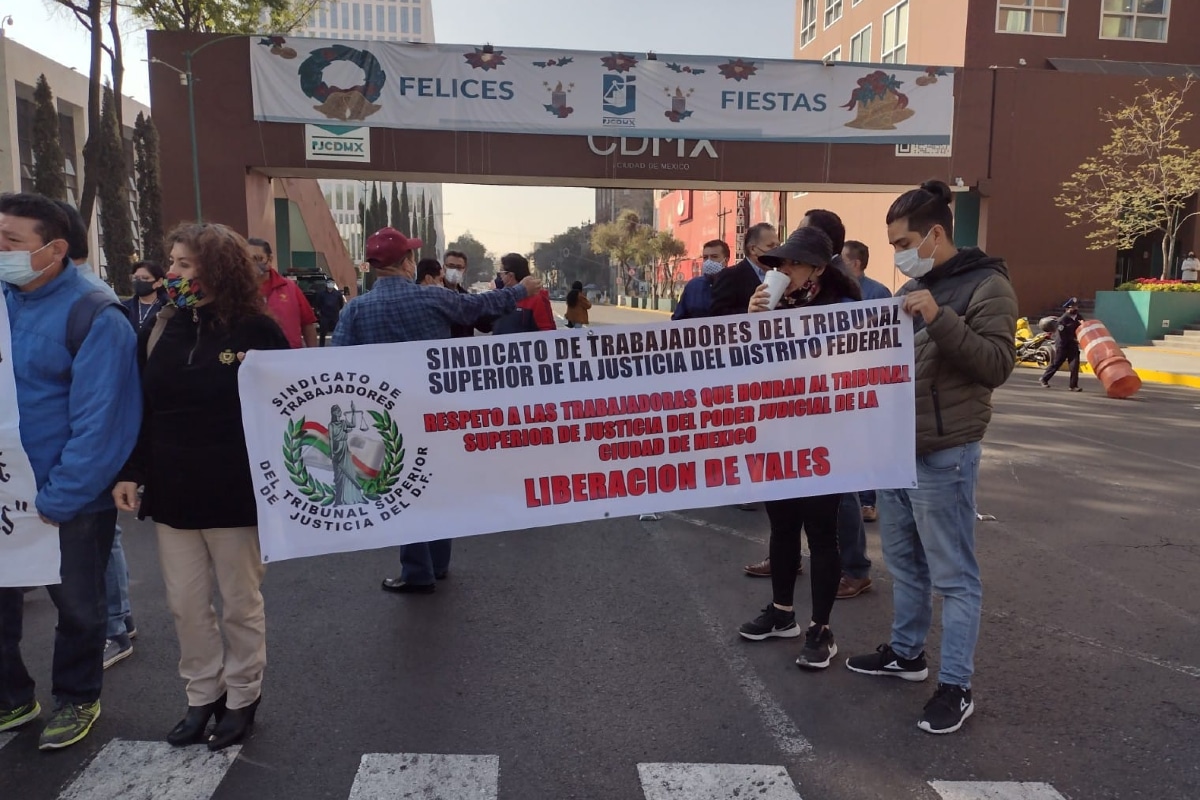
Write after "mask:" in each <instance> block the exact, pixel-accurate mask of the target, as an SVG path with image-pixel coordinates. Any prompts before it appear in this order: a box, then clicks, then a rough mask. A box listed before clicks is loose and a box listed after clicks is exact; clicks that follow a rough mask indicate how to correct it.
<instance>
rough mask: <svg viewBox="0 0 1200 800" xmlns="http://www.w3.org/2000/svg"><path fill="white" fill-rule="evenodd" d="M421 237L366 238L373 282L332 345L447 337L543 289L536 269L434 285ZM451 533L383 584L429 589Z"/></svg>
mask: <svg viewBox="0 0 1200 800" xmlns="http://www.w3.org/2000/svg"><path fill="white" fill-rule="evenodd" d="M421 244H422V242H421V240H420V239H409V238H408V237H407V236H405V235H404V234H403V233H401V232H400V231H398V230H396V229H395V228H383V229H381V230H379V231H377V232H375V233H374V234H372V235H371V236H370V238H368V239H367V263H368V264H370V266H371V269H373V270H374V271H375V275H376V280H375V286H374V288H372V289H371V291H369V292H367V293H366V294H364V295H360V296H359V297H356V298H354V299H353V300H351V301H350V303H349V304H348V305H347V306H346V308H345V309H344V310H343V311H342V316H341V319H340V320H339V321H338V326H337V328H336V329H335V330H334V332H333V345H334V347H345V346H348V345H357V344H387V343H392V342H417V341H424V340H428V339H449V338H450V327H451V325H468V326H470V325H474V324H475V323H476V322H477V321H478V320H479V319H480V318H481V317H499V316H501V315H503V314H507V313H509V312H511V311H512V310H513V309H515V308H516V307H517V302H518V301H520V300H524V299H525V298H526V297H532V296H533V295H535V294H537V293H538V292H539V291H541V289H542V282H541V281H540V280H539V279H537V278H535V277H533V276H532V275H530V276H527V277H525V278H524V279H522V280H521V282H520V283H518V284H516V285H514V286H509V287H507V288H505V289H500V290H498V291H494V292H485V293H483V294H461V293H459V292H444V291H433V290H431V289H428V288H422V287H420V286H418V285H417V284H416V283H415V280H414V279H415V278H416V275H417V261H416V257H415V252H416V250H417V249H418V248H420V247H421ZM450 542H451V540H450V539H442V540H440V541H436V542H418V543H415V544H409V545H404V546H403V547H401V548H400V564H401V572H400V577H399V578H384V580H383V589H384V590H385V591H388V592H399V593H402V594H414V593H415V594H429V593H431V592H433V591H434V589H435V588H436V581H437V579H438V578H443V577H445V576H446V571H447V570H448V569H449V567H450Z"/></svg>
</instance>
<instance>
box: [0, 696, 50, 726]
mask: <svg viewBox="0 0 1200 800" xmlns="http://www.w3.org/2000/svg"><path fill="white" fill-rule="evenodd" d="M41 713H42V707H41V706H40V705H38V701H37V700H34V701H33V702H32V703H26V704H25V705H23V706H17V707H16V708H12V709H9V710H7V711H4V710H0V733H3V732H4V731H11V730H12V729H13V728H19V727H21V726H22V725H24V724H25V723H26V722H32V721H33V720H35V719H37V717H38V714H41Z"/></svg>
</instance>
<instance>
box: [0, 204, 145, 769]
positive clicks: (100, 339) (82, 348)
mask: <svg viewBox="0 0 1200 800" xmlns="http://www.w3.org/2000/svg"><path fill="white" fill-rule="evenodd" d="M69 235H70V229H69V220H68V219H67V217H66V215H65V214H64V213H63V211H62V209H60V208H59V207H58V206H57V205H55V203H54V201H53V200H50V199H48V198H45V197H42V196H40V195H34V194H5V195H0V286H2V287H3V292H4V301H5V303H6V305H7V308H8V315H9V320H10V325H11V328H12V353H11V354H5V355H6V356H8V355H11V358H12V365H13V372H14V373H15V377H16V384H17V408H18V411H19V412H20V416H21V426H20V430H21V443H22V445H23V446H24V448H25V452H26V453H27V454H28V456H29V461H30V464H31V466H32V467H33V472H34V477H35V479H36V481H37V488H38V493H37V497H36V500H35V503H36V506H37V510H38V514H39V515H40V516H41V518H42V520H43V521H44V522H46V523H47V524H50V525H54V526H56V527H57V528H58V534H59V549H60V552H61V558H62V562H61V567H60V576H61V579H62V583H60V584H58V585H56V586H50V587H47V588H48V590H49V592H50V597H51V598H52V599H53V600H54V604H55V606H57V607H58V627H57V629H56V633H55V640H54V666H53V670H52V679H53V693H54V701H55V709H54V713H53V715H52V716H51V717H50V720H49V721H48V722H47V724H46V727H45V728H44V729H43V731H42V735H41V740H40V743H39V747H40V748H41V749H43V750H53V749H58V748H62V747H67V746H69V745H72V744H74V743H76V742H78V741H79V740H81V739H82V738H83V737H85V736H87V734H88V731H90V730H91V727H92V724H93V723H94V722H95V721H96V718H97V717H99V716H100V687H101V682H102V678H103V674H104V672H103V658H104V644H105V629H106V622H107V620H106V613H105V591H104V571H105V568H106V566H107V564H108V557H109V553H110V552H111V550H112V543H113V531H114V529H115V526H116V517H117V512H116V509H115V508H114V506H113V501H112V496H111V494H110V490H111V488H112V483H113V480H114V478H115V476H116V474H117V471H118V470H119V469H120V468H121V466H122V465H123V464H124V463H125V459H126V458H127V457H128V456H129V452H130V450H132V448H133V444H134V441H135V440H136V439H137V434H138V429H139V427H140V424H141V412H142V408H141V389H140V382H139V379H138V370H137V359H136V355H135V338H134V334H133V329H132V328H131V327H130V325H129V322H128V321H127V320H126V319H125V316H124V314H123V313H122V311H121V309H120V308H119V307H118V306H117V305H116V304H113V303H112V302H111V301H110V300H108V299H107V298H104V302H102V303H96V302H89V301H91V300H93V299H94V294H95V287H94V286H92V284H91V283H90V282H88V281H87V280H86V279H85V278H84V277H83V275H81V274H80V273H79V271H78V270H77V269H75V268H74V267H73V266H71V263H70V260H69V259H68V257H67V255H68V251H69V249H70V247H69V244H68V237H69ZM77 304H79V306H78V307H77ZM81 310H82V311H84V312H86V313H87V315H88V316H87V318H86V319H82V320H81V319H80V316H81ZM81 330H82V331H85V333H83V334H81V335H78V336H76V335H74V334H76V333H77V332H79V331H81ZM23 608H24V600H23V593H22V592H21V590H20V589H0V731H5V730H11V729H13V728H17V727H19V726H22V725H25V724H27V723H29V722H32V721H33V720H34V719H36V718H37V717H38V716H39V715H40V713H41V707H40V705H39V704H38V701H37V698H36V696H35V694H34V682H33V679H32V678H31V677H30V675H29V672H28V671H27V670H26V669H25V664H24V662H23V661H22V659H21V652H20V638H21V617H22V612H23Z"/></svg>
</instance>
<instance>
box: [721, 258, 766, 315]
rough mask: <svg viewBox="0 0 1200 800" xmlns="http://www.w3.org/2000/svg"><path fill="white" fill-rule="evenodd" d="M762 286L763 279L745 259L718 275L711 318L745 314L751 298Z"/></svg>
mask: <svg viewBox="0 0 1200 800" xmlns="http://www.w3.org/2000/svg"><path fill="white" fill-rule="evenodd" d="M761 285H762V279H761V278H759V277H758V273H757V272H755V271H754V265H753V264H751V263H750V260H749V259H746V258H743V259H742V260H741V261H739V262H738V263H737V264H735V265H734V266H732V267H730V268H729V269H723V270H721V271H720V272H718V273H717V279H716V280H715V281H713V287H712V310H711V311H710V312H709V316H713V317H724V316H728V315H729V314H745V313H746V309H747V308H748V307H749V305H750V298H751V297H753V296H754V292H755V291H756V290H757V289H758V287H759V286H761Z"/></svg>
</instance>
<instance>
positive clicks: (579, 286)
mask: <svg viewBox="0 0 1200 800" xmlns="http://www.w3.org/2000/svg"><path fill="white" fill-rule="evenodd" d="M582 291H583V281H575V282H574V283H572V284H571V291H569V292H567V308H574V307H575V306H576V304H577V303H579V294H580V293H581V292H582Z"/></svg>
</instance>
